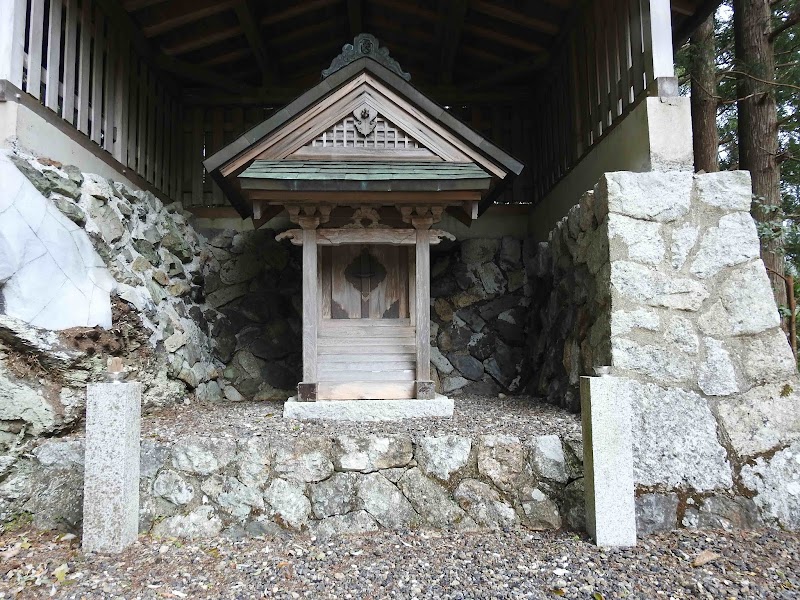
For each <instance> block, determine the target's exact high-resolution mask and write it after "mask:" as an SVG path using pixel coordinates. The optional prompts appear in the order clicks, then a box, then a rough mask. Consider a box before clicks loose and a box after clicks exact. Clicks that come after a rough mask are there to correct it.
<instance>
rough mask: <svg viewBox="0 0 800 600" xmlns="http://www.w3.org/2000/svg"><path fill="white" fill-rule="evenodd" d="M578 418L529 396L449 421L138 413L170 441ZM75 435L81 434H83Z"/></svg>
mask: <svg viewBox="0 0 800 600" xmlns="http://www.w3.org/2000/svg"><path fill="white" fill-rule="evenodd" d="M580 430H581V421H580V416H578V415H573V414H570V413H568V412H566V411H564V410H563V409H561V408H558V407H555V406H551V405H549V404H544V403H543V402H541V401H539V400H537V399H535V398H531V397H528V396H514V397H506V398H497V397H494V398H489V397H485V396H482V397H481V396H470V397H464V398H457V399H456V400H455V411H454V414H453V418H452V419H443V418H429V417H428V418H424V419H405V420H403V421H386V422H380V421H379V422H370V423H354V422H351V421H297V420H294V419H289V420H287V419H283V403H282V402H239V403H225V404H193V405H190V406H178V407H175V408H170V409H163V410H160V411H156V412H153V413H151V414H148V415H144V416H143V417H142V435H143V436H145V437H148V438H151V439H157V440H163V441H172V440H175V439H178V438H180V437H183V436H187V435H195V434H198V435H207V436H215V437H251V436H256V435H270V436H274V435H278V436H282V437H300V436H309V435H322V436H333V435H340V434H347V435H358V434H381V433H387V434H392V433H395V434H396V433H406V434H410V435H411V436H412V438H413V439H414V440H417V439H418V438H420V437H422V436H425V435H448V434H454V435H464V436H472V437H474V436H476V435H480V434H485V433H505V434H509V435H516V436H518V437H520V438H522V439H529V438H531V437H533V436H536V435H550V434H558V435H561V436H562V437H580ZM74 435H79V436H82V435H83V433H82V432H76V433H75V434H74Z"/></svg>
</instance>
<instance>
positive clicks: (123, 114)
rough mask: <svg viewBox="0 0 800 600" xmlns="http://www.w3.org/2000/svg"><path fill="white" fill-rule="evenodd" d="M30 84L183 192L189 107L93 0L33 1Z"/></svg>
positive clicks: (129, 163) (26, 58) (140, 167)
mask: <svg viewBox="0 0 800 600" xmlns="http://www.w3.org/2000/svg"><path fill="white" fill-rule="evenodd" d="M23 62H24V64H23V78H22V89H23V91H25V92H27V93H28V94H30V95H31V96H33V97H34V98H36V99H38V100H39V101H40V102H41V103H42V104H43V105H44V106H45V107H47V108H49V109H50V110H51V111H53V113H55V114H56V115H58V116H59V117H60V118H62V119H64V120H65V121H67V122H68V123H69V124H71V125H72V126H74V127H75V128H76V129H77V130H78V131H80V132H81V133H83V134H84V135H86V136H87V137H88V138H89V139H91V140H92V141H93V142H94V143H95V144H96V145H97V146H98V150H99V151H105V152H108V153H110V154H111V155H112V156H113V157H114V158H115V159H116V160H117V161H118V162H120V163H121V164H122V165H123V166H125V167H127V168H130V169H132V170H133V171H135V172H136V173H137V174H138V175H140V176H141V177H143V178H144V179H146V180H147V181H148V182H149V183H150V184H152V185H153V187H154V188H155V189H157V190H158V191H160V192H162V193H163V194H164V195H166V196H168V197H170V198H173V199H177V198H179V197H180V191H181V185H182V182H183V175H182V172H181V171H182V166H183V164H182V157H181V155H180V152H179V148H180V147H179V142H180V141H182V140H181V139H180V136H179V132H180V130H179V126H180V123H181V122H182V120H181V119H182V109H181V105H180V101H179V99H178V98H177V97H176V96H175V94H173V93H172V92H171V90H170V89H169V88H168V86H167V85H166V84H165V82H164V81H162V80H161V79H160V78H159V77H158V76H156V74H155V73H154V71H153V70H152V69H151V67H150V66H149V65H148V64H146V63H145V62H144V61H142V60H141V59H140V58H139V57H138V56H137V55H136V53H135V52H134V50H133V48H132V46H131V42H130V40H128V39H126V38H125V37H124V36H123V35H122V34H121V32H120V31H117V30H116V29H115V28H114V27H112V25H111V21H110V20H109V19H108V17H107V16H106V15H105V14H104V13H103V11H102V9H101V8H100V6H99V4H97V3H96V2H93V1H92V0H27V19H26V27H25V53H24V55H23Z"/></svg>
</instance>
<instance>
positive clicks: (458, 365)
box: [431, 237, 530, 395]
mask: <svg viewBox="0 0 800 600" xmlns="http://www.w3.org/2000/svg"><path fill="white" fill-rule="evenodd" d="M431 250H432V254H431V300H432V302H433V304H432V309H431V364H432V366H433V367H434V369H431V372H432V373H434V376H435V377H436V378H437V386H438V387H437V390H438V391H440V392H441V393H444V394H449V395H453V394H454V393H472V394H481V395H496V394H497V393H499V392H515V391H518V390H519V389H520V388H521V382H522V380H523V378H525V377H527V376H528V370H527V369H526V368H525V366H524V364H523V358H524V352H523V346H524V344H525V314H526V312H527V310H528V305H529V303H530V298H528V297H527V296H526V293H525V292H526V287H525V283H526V276H525V270H524V269H523V266H522V242H521V241H520V240H518V239H515V238H512V237H503V238H502V239H468V240H464V241H462V242H456V243H443V244H442V246H441V247H439V246H433V247H432V249H431Z"/></svg>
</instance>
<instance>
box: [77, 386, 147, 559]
mask: <svg viewBox="0 0 800 600" xmlns="http://www.w3.org/2000/svg"><path fill="white" fill-rule="evenodd" d="M86 391H87V401H86V451H85V458H84V464H85V466H84V486H83V549H84V550H85V551H87V552H121V551H122V550H123V549H124V548H126V547H127V546H129V545H130V544H132V543H133V542H134V541H136V536H137V534H138V528H139V461H140V450H139V438H140V434H141V403H142V385H141V384H140V383H98V384H91V385H89V386H88V387H87V390H86Z"/></svg>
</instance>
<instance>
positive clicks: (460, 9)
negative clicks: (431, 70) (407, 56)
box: [439, 0, 470, 85]
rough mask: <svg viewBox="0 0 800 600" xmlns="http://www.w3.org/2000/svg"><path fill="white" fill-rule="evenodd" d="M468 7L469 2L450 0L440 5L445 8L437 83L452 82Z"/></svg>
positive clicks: (467, 0) (466, 0)
mask: <svg viewBox="0 0 800 600" xmlns="http://www.w3.org/2000/svg"><path fill="white" fill-rule="evenodd" d="M469 5H470V0H452V1H450V2H445V3H444V4H443V5H442V6H444V7H445V15H444V21H443V23H442V36H441V38H442V44H441V55H440V57H439V81H440V83H443V84H445V85H446V84H450V83H452V82H453V68H454V66H455V62H456V54H457V53H458V45H459V43H460V42H461V31H462V28H463V27H464V19H465V17H466V16H467V10H468V8H469Z"/></svg>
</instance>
